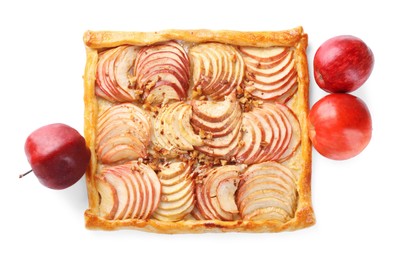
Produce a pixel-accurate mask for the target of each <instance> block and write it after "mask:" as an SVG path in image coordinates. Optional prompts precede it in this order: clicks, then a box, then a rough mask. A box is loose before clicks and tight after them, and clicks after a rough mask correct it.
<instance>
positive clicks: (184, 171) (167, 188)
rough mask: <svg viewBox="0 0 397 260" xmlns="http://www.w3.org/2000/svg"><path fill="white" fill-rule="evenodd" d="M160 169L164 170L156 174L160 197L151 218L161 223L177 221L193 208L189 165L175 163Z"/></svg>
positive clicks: (193, 198)
mask: <svg viewBox="0 0 397 260" xmlns="http://www.w3.org/2000/svg"><path fill="white" fill-rule="evenodd" d="M160 168H162V169H164V170H160V172H159V173H158V177H159V179H160V182H161V184H162V195H161V199H160V203H159V205H158V207H157V209H156V211H155V212H154V214H153V217H154V218H156V219H158V220H162V221H179V220H181V219H183V218H184V217H185V216H186V215H188V214H189V213H190V212H191V211H192V210H193V207H194V201H195V197H194V189H193V180H192V176H191V170H192V168H191V164H190V163H185V162H178V161H176V162H172V163H169V164H167V165H166V166H162V167H160Z"/></svg>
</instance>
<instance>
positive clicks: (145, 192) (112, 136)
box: [84, 27, 315, 233]
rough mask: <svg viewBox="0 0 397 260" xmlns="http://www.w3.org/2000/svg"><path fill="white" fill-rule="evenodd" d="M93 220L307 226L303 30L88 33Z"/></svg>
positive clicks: (119, 224) (167, 229)
mask: <svg viewBox="0 0 397 260" xmlns="http://www.w3.org/2000/svg"><path fill="white" fill-rule="evenodd" d="M84 43H85V45H86V52H87V63H86V68H85V75H84V87H85V92H84V102H85V117H84V119H85V128H84V134H85V137H86V141H87V145H88V146H89V148H90V150H91V153H92V156H91V161H90V165H89V169H88V170H87V173H86V181H87V189H88V197H89V208H88V209H87V210H86V212H85V223H86V227H87V228H89V229H103V230H115V229H121V228H130V229H137V230H144V231H151V232H159V233H198V232H228V231H229V232H230V231H232V232H280V231H285V230H296V229H301V228H305V227H308V226H311V225H313V224H314V223H315V217H314V213H313V209H312V204H311V186H310V185H311V184H310V180H311V144H310V140H309V138H308V130H307V114H308V104H309V95H308V91H309V89H308V87H309V76H308V68H307V58H306V48H307V44H308V39H307V34H305V33H304V32H303V29H302V28H301V27H297V28H294V29H291V30H285V31H264V32H239V31H211V30H165V31H159V32H152V33H146V32H112V31H97V32H92V31H87V32H86V33H85V34H84Z"/></svg>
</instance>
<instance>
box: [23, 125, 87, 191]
mask: <svg viewBox="0 0 397 260" xmlns="http://www.w3.org/2000/svg"><path fill="white" fill-rule="evenodd" d="M25 154H26V156H27V159H28V161H29V163H30V165H31V166H32V170H33V172H34V173H35V175H36V176H37V178H38V179H39V181H40V182H41V183H42V184H43V185H44V186H46V187H48V188H51V189H56V190H60V189H65V188H67V187H69V186H71V185H73V184H75V183H76V182H77V181H78V180H79V179H80V178H81V177H82V176H83V175H84V173H85V171H86V169H87V166H88V163H89V160H90V156H91V153H90V150H89V149H88V148H87V146H86V143H85V139H84V137H82V136H81V135H80V134H79V132H78V131H76V130H75V129H74V128H72V127H70V126H68V125H65V124H60V123H56V124H50V125H46V126H43V127H41V128H39V129H37V130H35V131H34V132H32V133H31V134H30V135H29V136H28V138H27V139H26V142H25Z"/></svg>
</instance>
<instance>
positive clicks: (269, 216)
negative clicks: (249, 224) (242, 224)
mask: <svg viewBox="0 0 397 260" xmlns="http://www.w3.org/2000/svg"><path fill="white" fill-rule="evenodd" d="M245 219H247V220H250V221H264V220H267V221H278V222H282V223H285V222H287V221H288V220H289V219H290V217H289V216H288V213H287V212H285V211H284V210H282V209H279V208H275V207H267V208H259V209H256V210H254V211H253V212H252V213H251V214H248V215H246V216H245Z"/></svg>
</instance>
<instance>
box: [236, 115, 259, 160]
mask: <svg viewBox="0 0 397 260" xmlns="http://www.w3.org/2000/svg"><path fill="white" fill-rule="evenodd" d="M248 114H249V113H243V119H242V123H241V131H242V132H243V135H242V139H241V141H242V142H243V143H244V145H243V146H241V147H240V148H239V149H238V152H237V154H236V161H237V162H238V163H241V162H244V161H245V160H246V159H247V157H248V156H249V155H250V154H251V153H252V150H253V149H254V146H255V143H256V142H257V143H260V140H256V134H255V130H254V126H253V123H252V121H251V120H250V118H249V117H248V116H247V115H248Z"/></svg>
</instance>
